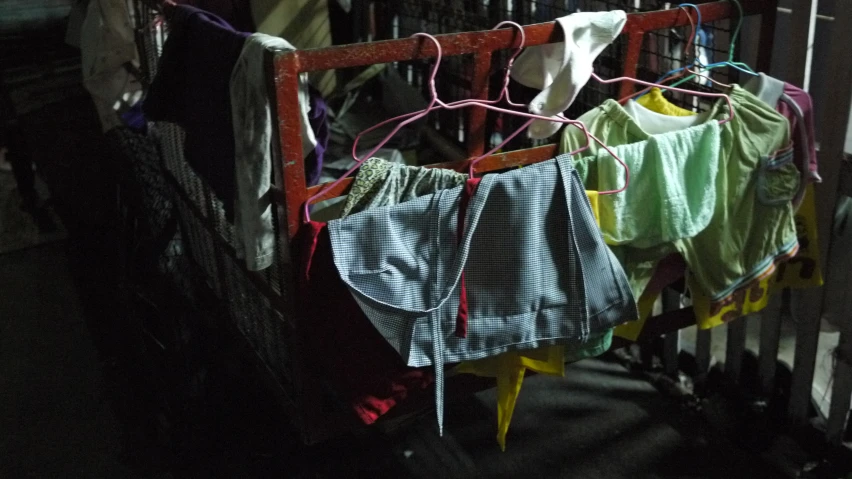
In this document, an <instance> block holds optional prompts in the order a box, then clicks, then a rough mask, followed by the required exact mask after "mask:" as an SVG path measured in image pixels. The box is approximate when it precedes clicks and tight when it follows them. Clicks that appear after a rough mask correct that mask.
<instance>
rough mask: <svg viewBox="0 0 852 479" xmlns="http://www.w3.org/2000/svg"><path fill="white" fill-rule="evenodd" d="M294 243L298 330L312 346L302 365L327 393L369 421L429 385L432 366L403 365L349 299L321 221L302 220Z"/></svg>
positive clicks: (432, 379)
mask: <svg viewBox="0 0 852 479" xmlns="http://www.w3.org/2000/svg"><path fill="white" fill-rule="evenodd" d="M293 245H294V253H295V254H294V257H295V258H299V260H300V261H299V273H298V277H297V284H296V291H297V298H298V299H299V301H298V304H297V305H296V307H297V310H298V315H297V317H298V318H300V319H299V324H298V325H297V329H298V330H299V331H300V334H301V337H302V339H303V341H304V344H305V346H306V350H307V351H311V354H310V358H311V361H309V362H308V363H306V368H307V369H308V370H309V371H311V373H313V374H315V375H316V376H317V377H320V378H323V379H324V380H327V381H328V384H327V388H326V389H327V390H329V391H330V394H329V396H331V397H333V398H335V399H336V402H337V403H338V404H339V405H342V406H343V408H344V409H346V410H349V411H352V412H354V413H355V415H356V416H357V417H358V419H359V420H360V421H361V422H363V423H364V424H372V423H374V422H375V421H376V420H378V419H379V417H381V416H382V415H384V414H386V413H387V412H388V411H390V410H391V409H392V408H393V407H394V406H396V405H397V404H398V403H399V402H400V401H403V400H405V399H406V398H408V397H409V396H411V395H412V394H414V393H415V392H417V391H422V390H424V389H426V388H427V387H429V386H430V385H431V384H432V382H433V381H434V375H433V373H432V371H431V369H429V368H412V367H408V366H406V365H405V364H404V363H403V362H402V359H401V358H400V356H399V354H398V353H397V352H396V351H394V349H393V348H392V347H390V345H389V344H388V343H387V341H385V340H384V338H382V336H381V335H380V334H379V333H378V331H376V328H375V327H373V325H372V324H371V323H370V321H369V319H367V317H366V316H364V313H363V312H362V311H361V309H360V308H359V307H358V303H356V302H355V300H354V299H353V298H352V295H351V294H350V293H349V290H348V289H347V287H346V284H345V283H344V282H343V281H342V280H341V279H340V274H339V273H338V271H337V268H336V267H335V265H334V261H333V259H332V252H331V243H330V241H329V236H328V230H327V228H326V225H325V224H324V223H318V222H311V223H308V224H304V225H302V228H301V229H300V230H299V233H298V235H297V236H296V238H295V239H294V241H293Z"/></svg>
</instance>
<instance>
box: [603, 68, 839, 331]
mask: <svg viewBox="0 0 852 479" xmlns="http://www.w3.org/2000/svg"><path fill="white" fill-rule="evenodd" d="M761 75H762V74H761ZM755 78H756V79H760V77H755ZM767 79H770V82H773V83H774V82H777V80H774V79H771V77H767ZM749 84H750V85H752V88H751V90H750V91H752V92H758V93H759V92H761V91H762V93H761V94H758V93H755V94H756V96H758V98H760V99H761V100H763V101H764V102H767V104H769V105H770V106H775V107H776V110H777V111H778V112H779V113H781V114H783V115H784V116H786V117H787V119H788V121H790V123H791V126H792V125H793V124H795V123H794V122H795V121H796V118H795V117H793V118H791V116H789V115H788V113H790V114H792V111H791V109H790V108H786V107H784V105H785V104H784V103H783V102H781V101H780V98H781V94H779V93H775V94H771V95H768V94H767V93H768V92H769V91H774V92H781V91H782V90H783V88H781V85H778V84H777V83H775V84H776V85H778V86H779V87H778V88H766V87H764V88H754V87H753V86H754V82H753V81H752V82H750V83H749ZM757 84H758V85H761V84H762V83H760V82H757ZM770 84H771V83H770ZM743 88H744V89H749V87H748V86H746V87H743ZM793 88H795V87H793ZM655 90H656V94H655V92H654V91H652V92H651V93H649V94H648V95H644V96H642V97H641V98H640V99H639V100H637V102H638V103H639V104H641V105H643V106H645V107H647V108H648V109H649V110H652V111H656V112H657V113H662V114H664V115H669V116H682V115H680V114H679V112H678V111H677V110H678V109H679V108H678V107H677V106H676V105H674V104H672V103H670V102H669V101H668V100H667V99H666V98H665V97H664V96H663V95H662V93H661V92H660V91H659V90H658V89H655ZM646 98H648V99H649V100H646ZM643 100H644V101H643ZM773 102H777V104H775V103H773ZM808 104H809V102H808ZM684 111H686V110H684ZM690 113H691V114H692V115H694V114H695V113H694V112H690ZM798 125H804V123H801V122H799V123H798ZM791 131H792V133H793V142H794V144H795V147H794V150H793V155H794V162H795V164H796V165H797V166H798V167H799V168H800V173H801V174H802V182H803V183H805V182H807V179H806V176H807V175H808V169H809V165H810V164H813V165H814V166H815V165H816V160H815V159H814V160H813V163H811V162H809V161H808V160H807V158H805V159H804V161H803V159H802V158H801V157H799V156H797V155H800V154H802V153H803V150H805V151H806V150H807V148H801V144H800V143H799V142H798V140H799V139H801V132H799V134H797V132H798V129H797V128H792V129H791ZM809 131H810V135H811V136H812V134H813V130H812V129H810V130H809ZM803 167H804V169H802V168H803ZM813 194H814V192H813V186H812V185H807V188H806V190H805V194H804V197H803V199H802V202H801V205H800V206H799V207H798V209H797V210H796V214H795V222H796V233H797V236H798V239H799V252H798V253H797V254H796V257H795V258H792V259H791V260H789V261H788V262H786V263H783V264H780V265H778V269H777V270H776V272H775V273H774V274H773V275H772V276H771V277H769V278H766V279H763V280H761V281H760V282H759V283H754V284H753V285H752V287H750V288H747V289H741V290H739V291H737V292H736V293H735V295H734V301H731V302H729V303H727V304H724V305H722V304H716V305H715V307H712V308H711V303H710V299H709V298H708V297H707V296H706V295H705V294H704V293H703V292H702V291H701V289H700V288H696V287H692V283H693V280H692V278H691V277H689V276H688V277H687V285H688V286H689V287H690V289H691V290H692V305H693V311H694V313H695V320H696V323H697V324H698V327H699V328H700V329H707V328H712V327H715V326H719V325H722V324H725V323H727V322H729V321H731V320H733V319H736V318H739V317H742V316H745V315H747V314H752V313H757V312H759V311H761V310H762V309H763V308H765V307H766V305H767V304H768V303H769V297H770V295H771V294H775V293H777V292H778V291H780V290H782V289H784V288H795V289H799V288H812V287H817V286H821V285H822V284H823V280H822V272H821V270H820V264H819V258H820V254H819V242H818V241H817V221H816V204H815V202H814V199H813ZM795 204H796V203H795V199H794V205H795ZM677 259H679V260H680V261H678V262H675V261H673V258H667V259H665V260H663V261H661V262H660V264H659V265H658V266H657V269H656V270H655V272H654V277H655V278H664V279H662V281H661V280H659V279H658V280H657V281H655V280H654V279H652V280H651V281H650V282H649V284H648V286H647V287H646V288H645V291H644V292H643V293H642V296H641V297H640V299H639V315H640V317H643V318H645V317H647V316H649V315H650V312H651V308H652V307H653V303H654V301H656V299H657V298H658V297H659V295H660V293H661V292H662V290H663V288H664V287H665V286H667V285H668V284H670V283H671V281H672V280H673V279H676V278H679V277H680V276H681V275H682V274H683V273H684V271H685V269H686V265H685V263H683V260H682V258H680V257H679V256H678V257H677ZM672 263H676V264H678V263H679V264H680V267H679V269H673V270H672V269H670V270H669V271H664V270H663V269H662V268H663V267H664V265H665V264H672ZM637 324H638V323H633V324H630V325H627V326H625V327H624V328H623V329H622V330H620V332H624V330H629V329H631V328H636V327H637V326H636V325H637Z"/></svg>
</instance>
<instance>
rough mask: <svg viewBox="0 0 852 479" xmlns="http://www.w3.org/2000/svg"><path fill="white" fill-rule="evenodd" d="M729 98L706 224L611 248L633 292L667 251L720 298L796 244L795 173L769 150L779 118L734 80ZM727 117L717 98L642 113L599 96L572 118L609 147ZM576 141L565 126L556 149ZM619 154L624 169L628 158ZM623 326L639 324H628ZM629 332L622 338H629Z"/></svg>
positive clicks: (781, 135) (599, 184) (602, 183)
mask: <svg viewBox="0 0 852 479" xmlns="http://www.w3.org/2000/svg"><path fill="white" fill-rule="evenodd" d="M730 97H731V102H732V104H733V109H734V118H733V119H732V120H731V121H729V122H727V123H725V124H724V125H722V126H721V150H720V158H719V172H718V175H717V179H716V182H715V183H714V187H715V191H716V207H715V210H714V212H713V217H712V218H711V220H710V222H709V224H708V226H707V227H706V228H705V229H704V230H702V231H701V232H700V233H698V234H697V235H695V236H693V237H691V238H682V239H678V240H676V241H673V242H671V243H667V244H663V245H660V246H658V247H655V248H635V247H631V246H629V245H624V246H620V247H613V250H614V251H615V252H616V256H618V258H619V260H620V261H622V265H623V266H624V267H625V270H626V272H627V274H628V277H629V278H630V280H631V286H632V287H633V291H634V294H635V295H636V296H637V297H641V295H642V292H643V291H644V290H645V287H646V286H647V284H648V282H649V281H650V279H651V278H652V276H653V274H654V269H655V268H656V266H657V264H658V263H659V261H660V260H661V259H662V258H664V257H665V256H666V255H668V254H670V253H674V252H677V253H680V254H681V255H683V257H684V258H685V260H686V264H687V265H688V266H689V269H690V271H691V273H692V276H693V278H694V280H695V283H696V285H697V287H698V288H700V289H701V290H702V291H703V292H704V293H705V294H707V295H708V296H709V297H710V300H711V302H712V303H714V304H727V303H728V302H730V301H732V299H733V297H734V294H735V293H736V292H737V291H739V290H742V289H746V288H748V287H750V286H751V284H752V283H753V282H755V281H759V280H760V279H762V278H764V277H767V276H768V275H769V274H771V273H772V272H773V271H774V270H775V265H776V264H777V263H781V262H783V261H786V260H787V259H789V258H790V257H792V256H794V255H795V253H796V251H797V250H798V240H797V237H796V227H795V223H794V221H793V208H792V205H791V203H790V201H791V200H792V198H793V197H794V196H795V193H796V191H797V190H798V186H799V185H798V183H799V181H798V173H797V171H796V168H795V166H794V165H793V164H792V154H791V152H789V151H788V152H786V153H781V154H777V155H776V154H775V152H776V151H778V150H779V149H780V148H783V147H786V146H787V145H788V144H789V132H788V127H787V120H786V119H785V118H784V117H783V116H781V115H779V114H778V113H776V112H775V111H774V110H773V109H772V108H770V107H768V106H767V105H766V104H765V103H763V102H761V101H760V100H759V99H757V98H756V97H755V96H754V95H752V94H751V93H748V92H746V91H745V90H743V89H742V88H740V87H739V86H736V85H735V86H734V87H733V89H732V91H731V93H730ZM727 116H728V112H727V105H726V104H725V103H724V102H723V101H720V102H717V103H716V104H715V105H714V106H713V107H712V108H711V109H710V110H709V111H707V112H704V113H702V114H699V115H695V116H687V117H672V116H666V115H661V114H659V113H656V112H653V111H650V110H648V109H647V108H645V107H643V106H641V105H639V104H638V103H636V102H635V101H631V102H629V103H628V104H627V105H626V106H625V107H622V106H621V105H619V104H618V102H616V101H614V100H607V101H606V102H605V103H604V104H603V105H601V106H599V107H597V108H595V109H593V110H591V111H590V112H588V113H586V114H584V115H583V116H582V117H581V118H580V120H582V121H584V122H585V124H586V126H587V128H588V130H589V132H590V133H592V134H594V135H596V136H597V137H598V138H600V139H601V140H602V141H604V142H605V143H606V144H607V145H612V146H617V145H624V144H630V143H635V142H638V141H642V140H647V139H649V138H651V137H652V135H654V134H662V133H666V132H671V131H676V130H683V129H686V128H689V127H690V126H693V127H694V126H696V125H701V124H705V123H707V122H715V121H716V120H719V119H724V118H727ZM584 144H585V138H584V137H582V138H581V136H580V135H577V134H575V132H574V131H573V129H565V131H564V133H563V137H562V144H561V147H560V148H561V150H562V151H570V150H573V149H576V148H577V147H579V146H582V145H584ZM596 152H597V146H596V145H592V147H591V148H590V151H588V152H587V153H586V157H584V158H583V159H582V160H580V161H581V162H588V161H595V157H594V156H593V157H592V158H591V159H590V158H588V155H596V154H597V153H596ZM625 160H626V161H627V162H628V164H630V165H631V171H632V170H633V167H632V162H633V161H634V159H633V158H630V157H627V158H625ZM597 161H600V159H597ZM611 170H612V169H611ZM578 171H581V170H578ZM585 171H593V169H590V168H585ZM613 171H615V170H613ZM674 173H675V174H676V175H681V178H680V181H684V180H685V178H683V177H685V176H688V175H690V174H691V172H690V171H689V170H685V171H679V172H674ZM673 179H677V176H673ZM585 180H586V182H587V187H589V188H592V189H608V188H612V187H615V188H617V187H618V186H619V185H620V182H621V181H622V175H621V174H619V175H611V176H609V177H600V176H597V177H593V176H591V175H589V176H587V177H586V178H585ZM631 188H632V185H631ZM628 192H629V189H628ZM732 218H736V221H735V222H734V221H733V220H732ZM628 327H630V328H633V329H634V330H635V329H641V325H636V324H634V325H629V326H628ZM617 333H618V332H617ZM637 335H638V333H637V334H634V335H631V336H629V337H630V338H631V339H635V337H636V336H637Z"/></svg>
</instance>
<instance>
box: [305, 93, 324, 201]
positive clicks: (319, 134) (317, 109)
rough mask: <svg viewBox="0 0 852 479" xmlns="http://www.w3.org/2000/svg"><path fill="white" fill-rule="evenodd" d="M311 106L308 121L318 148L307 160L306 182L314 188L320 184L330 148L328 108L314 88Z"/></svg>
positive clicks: (311, 94)
mask: <svg viewBox="0 0 852 479" xmlns="http://www.w3.org/2000/svg"><path fill="white" fill-rule="evenodd" d="M310 106H311V111H310V113H308V119H309V121H310V124H311V129H312V130H314V135H316V138H317V146H316V147H315V148H314V151H312V152H311V153H310V154H309V155H308V156H307V157H306V158H305V180H306V181H307V183H308V186H314V185H316V184H317V183H319V179H320V175H321V174H322V161H323V157H324V156H325V150H326V148H328V138H329V136H330V134H329V131H328V119H327V111H326V110H327V106H326V104H325V100H323V98H322V95H320V93H319V92H318V91H316V90H314V88H313V87H311V89H310Z"/></svg>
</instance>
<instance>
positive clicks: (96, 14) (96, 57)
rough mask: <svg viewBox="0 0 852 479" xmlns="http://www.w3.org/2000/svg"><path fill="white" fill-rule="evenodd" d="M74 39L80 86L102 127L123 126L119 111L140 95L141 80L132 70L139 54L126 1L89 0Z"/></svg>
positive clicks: (131, 103)
mask: <svg viewBox="0 0 852 479" xmlns="http://www.w3.org/2000/svg"><path fill="white" fill-rule="evenodd" d="M72 40H73V39H72ZM77 40H78V41H79V45H80V57H81V62H82V72H83V86H84V87H85V88H86V90H87V91H88V92H89V94H91V95H92V100H94V103H95V108H96V109H97V111H98V117H99V118H100V120H101V128H102V129H103V131H104V132H107V131H109V130H111V129H113V128H115V127H118V126H122V125H123V123H122V121H121V118H120V114H121V113H123V112H124V111H126V110H128V109H129V108H130V107H132V106H133V105H135V104H136V103H137V102H138V101H139V99H140V98H141V97H142V83H141V82H140V81H139V79H138V78H136V76H135V75H134V74H133V73H131V70H133V69H135V68H138V67H139V54H138V52H137V50H136V37H135V32H134V31H133V25H132V24H131V21H130V13H129V12H128V10H127V2H126V1H125V0H91V1H89V5H88V8H87V9H86V17H85V19H84V20H83V23H82V25H81V27H80V37H79V38H78V39H77ZM128 66H130V67H132V68H128Z"/></svg>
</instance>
